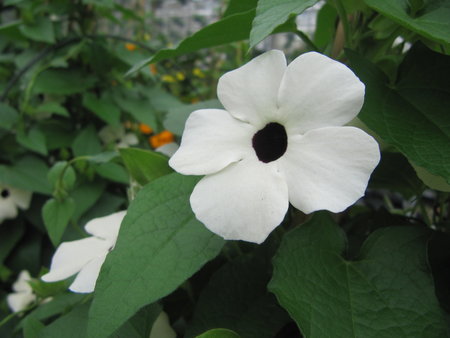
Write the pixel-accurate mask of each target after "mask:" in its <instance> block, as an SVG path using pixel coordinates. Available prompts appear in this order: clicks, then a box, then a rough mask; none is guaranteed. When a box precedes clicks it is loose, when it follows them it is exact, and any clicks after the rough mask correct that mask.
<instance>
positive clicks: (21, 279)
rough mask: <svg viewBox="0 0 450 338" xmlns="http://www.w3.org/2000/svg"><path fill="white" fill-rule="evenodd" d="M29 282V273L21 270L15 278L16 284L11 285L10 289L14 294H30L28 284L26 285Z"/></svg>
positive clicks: (30, 289) (30, 290)
mask: <svg viewBox="0 0 450 338" xmlns="http://www.w3.org/2000/svg"><path fill="white" fill-rule="evenodd" d="M30 280H31V276H30V273H29V272H28V271H27V270H22V271H21V272H20V274H19V276H18V277H17V280H16V282H15V283H14V284H13V286H12V289H13V290H14V291H16V292H28V293H30V292H32V291H33V289H32V288H31V286H30V284H29V283H28V282H29V281H30Z"/></svg>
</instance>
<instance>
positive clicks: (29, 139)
mask: <svg viewBox="0 0 450 338" xmlns="http://www.w3.org/2000/svg"><path fill="white" fill-rule="evenodd" d="M17 142H19V143H20V144H21V145H22V146H24V147H25V148H28V149H30V150H33V151H35V152H37V153H39V154H42V155H47V145H46V140H45V135H44V133H43V132H42V130H40V129H39V128H38V127H34V128H32V129H30V130H29V131H28V133H27V134H25V133H24V132H23V131H19V132H18V133H17Z"/></svg>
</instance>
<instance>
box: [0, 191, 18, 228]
mask: <svg viewBox="0 0 450 338" xmlns="http://www.w3.org/2000/svg"><path fill="white" fill-rule="evenodd" d="M17 214H18V210H17V205H16V204H15V203H14V201H13V200H12V199H11V198H10V197H7V198H2V197H0V223H3V221H4V220H5V219H13V218H16V217H17Z"/></svg>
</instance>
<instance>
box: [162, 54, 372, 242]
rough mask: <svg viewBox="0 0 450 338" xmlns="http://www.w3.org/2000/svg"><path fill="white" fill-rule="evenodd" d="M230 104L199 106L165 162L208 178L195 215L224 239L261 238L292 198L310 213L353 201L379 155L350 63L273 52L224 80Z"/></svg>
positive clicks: (198, 192) (195, 198)
mask: <svg viewBox="0 0 450 338" xmlns="http://www.w3.org/2000/svg"><path fill="white" fill-rule="evenodd" d="M217 95H218V97H219V99H220V101H221V103H222V104H223V106H224V107H225V109H226V111H225V110H219V109H214V110H212V109H211V110H208V109H203V110H197V111H195V112H193V113H192V114H191V115H190V116H189V118H188V120H187V122H186V127H185V130H184V134H183V138H182V141H181V147H180V149H179V150H178V151H177V152H176V153H175V155H174V156H173V157H172V158H171V159H170V161H169V164H170V165H171V166H172V168H174V169H175V170H177V171H178V172H180V173H182V174H186V175H207V176H205V177H204V178H203V179H202V180H201V181H200V182H199V183H198V184H197V185H196V186H195V189H194V191H193V192H192V195H191V198H190V201H191V206H192V210H193V211H194V213H195V214H196V216H197V218H198V219H199V220H200V221H202V222H203V223H204V224H205V225H206V226H207V227H208V228H209V229H210V230H211V231H213V232H214V233H216V234H218V235H220V236H222V237H224V238H225V239H241V240H246V241H250V242H256V243H261V242H262V241H264V240H265V239H266V238H267V236H268V235H269V233H270V232H271V231H272V230H273V229H274V228H275V227H276V226H277V225H279V224H280V223H281V221H282V220H283V218H284V216H285V214H286V212H287V209H288V206H289V202H291V203H292V204H293V205H294V206H295V207H296V208H298V209H299V210H301V211H303V212H305V213H311V212H314V211H317V210H322V209H326V210H330V211H333V212H340V211H343V210H344V209H346V208H347V207H348V206H350V205H352V204H353V203H355V202H356V201H357V200H358V199H359V198H360V197H362V196H363V195H364V191H365V189H366V186H367V182H368V180H369V176H370V174H371V173H372V171H373V169H374V168H375V166H376V165H377V164H378V161H379V159H380V155H379V150H378V145H377V143H376V141H375V140H374V139H373V138H372V137H371V136H369V135H367V134H366V133H365V132H363V131H361V130H360V129H357V128H354V127H342V125H343V124H345V123H347V122H349V121H350V120H352V119H353V118H355V117H356V115H357V114H358V112H359V110H360V109H361V107H362V104H363V99H364V84H362V83H361V82H360V81H359V79H358V78H357V77H356V76H355V75H354V74H353V73H352V71H351V70H349V69H348V68H347V67H345V66H344V65H342V64H340V63H338V62H336V61H333V60H331V59H329V58H327V57H325V56H323V55H321V54H318V53H314V52H310V53H306V54H303V55H301V56H299V57H298V58H296V59H295V60H294V61H292V63H290V65H289V66H288V67H286V59H285V57H284V55H283V53H282V52H280V51H276V50H274V51H269V52H266V53H264V54H262V55H261V56H259V57H257V58H255V59H253V60H252V61H250V62H249V63H248V64H246V65H245V66H242V67H241V68H239V69H237V70H234V71H232V72H229V73H227V74H225V75H224V76H222V77H221V78H220V79H219V84H218V88H217Z"/></svg>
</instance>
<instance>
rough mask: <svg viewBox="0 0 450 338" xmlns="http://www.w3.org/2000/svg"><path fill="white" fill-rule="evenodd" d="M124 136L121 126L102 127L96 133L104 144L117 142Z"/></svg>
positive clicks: (123, 129)
mask: <svg viewBox="0 0 450 338" xmlns="http://www.w3.org/2000/svg"><path fill="white" fill-rule="evenodd" d="M124 135H125V128H124V127H123V126H111V125H107V126H105V127H103V128H102V129H101V130H100V131H99V133H98V136H99V137H100V139H101V140H102V141H103V143H105V144H109V143H112V142H116V141H117V140H120V139H122V138H123V136H124Z"/></svg>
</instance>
